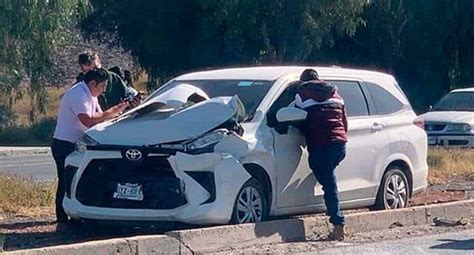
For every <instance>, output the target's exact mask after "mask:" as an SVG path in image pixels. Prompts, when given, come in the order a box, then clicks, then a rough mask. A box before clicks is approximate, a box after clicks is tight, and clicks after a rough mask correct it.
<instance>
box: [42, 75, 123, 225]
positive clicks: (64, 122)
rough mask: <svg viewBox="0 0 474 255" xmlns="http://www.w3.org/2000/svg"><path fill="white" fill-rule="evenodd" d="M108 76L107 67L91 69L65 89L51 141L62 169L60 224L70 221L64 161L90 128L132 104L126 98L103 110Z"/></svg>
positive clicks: (58, 201)
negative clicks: (100, 99) (66, 209)
mask: <svg viewBox="0 0 474 255" xmlns="http://www.w3.org/2000/svg"><path fill="white" fill-rule="evenodd" d="M108 77H109V75H108V73H107V71H106V70H105V69H96V70H91V71H89V72H87V73H86V74H85V76H84V81H80V82H78V83H76V84H75V85H74V86H72V87H71V88H70V89H69V90H68V91H66V93H64V96H63V98H62V100H61V104H60V106H59V113H58V118H57V121H56V129H55V131H54V136H53V142H52V144H51V151H52V154H53V158H54V161H55V162H56V168H57V173H58V188H57V191H56V220H57V223H58V224H61V223H67V222H68V217H67V215H66V213H65V212H64V209H63V207H62V201H63V198H64V195H65V180H64V177H65V176H64V175H65V170H64V161H65V160H66V157H67V156H68V155H69V154H71V153H72V152H73V151H74V150H75V145H74V143H75V142H76V140H77V139H78V138H79V137H81V136H82V134H83V133H84V131H85V130H86V129H87V128H89V127H92V126H94V125H95V124H97V123H100V122H103V121H105V120H109V119H112V118H114V117H115V116H117V115H118V114H119V113H120V112H122V111H123V110H124V109H125V108H126V107H127V106H128V103H127V102H122V103H119V104H117V105H116V106H113V107H111V108H110V109H108V110H107V111H104V112H102V109H101V107H100V105H99V103H98V100H97V97H98V96H99V95H101V94H102V93H104V91H105V89H106V88H107V80H108ZM58 226H59V225H58Z"/></svg>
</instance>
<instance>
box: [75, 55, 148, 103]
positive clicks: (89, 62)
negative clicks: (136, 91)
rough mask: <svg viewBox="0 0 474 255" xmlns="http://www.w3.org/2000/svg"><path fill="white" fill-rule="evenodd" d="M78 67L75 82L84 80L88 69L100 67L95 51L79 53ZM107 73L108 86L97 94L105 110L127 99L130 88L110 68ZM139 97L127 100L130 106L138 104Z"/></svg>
mask: <svg viewBox="0 0 474 255" xmlns="http://www.w3.org/2000/svg"><path fill="white" fill-rule="evenodd" d="M78 63H79V67H80V68H81V71H82V72H81V73H80V74H79V75H78V76H77V78H76V82H80V81H83V80H84V74H85V73H87V72H88V71H90V70H94V69H97V68H102V64H101V62H100V58H99V55H98V54H97V53H95V52H91V51H86V52H83V53H81V54H79V57H78ZM107 72H108V74H109V79H108V86H107V90H106V91H105V93H104V94H103V95H101V96H99V98H98V99H99V104H100V107H101V108H102V110H103V111H106V110H107V109H109V108H110V107H112V106H114V105H117V104H118V103H120V102H122V101H124V100H127V98H128V96H129V94H130V92H129V91H130V90H129V89H128V86H127V85H126V84H125V82H124V81H123V80H122V78H121V77H120V76H119V75H118V74H116V73H114V72H111V71H110V70H109V71H107ZM140 102H141V99H140V98H138V97H136V98H134V99H133V100H129V103H130V107H131V108H133V107H135V106H137V105H138V104H140Z"/></svg>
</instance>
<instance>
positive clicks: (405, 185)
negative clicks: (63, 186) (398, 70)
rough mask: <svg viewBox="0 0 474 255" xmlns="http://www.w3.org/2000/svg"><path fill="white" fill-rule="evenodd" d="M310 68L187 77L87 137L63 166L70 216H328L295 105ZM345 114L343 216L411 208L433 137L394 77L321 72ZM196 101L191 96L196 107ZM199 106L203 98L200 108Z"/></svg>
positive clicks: (340, 176) (236, 219)
mask: <svg viewBox="0 0 474 255" xmlns="http://www.w3.org/2000/svg"><path fill="white" fill-rule="evenodd" d="M306 68H307V67H296V66H293V67H254V68H238V69H223V70H215V71H205V72H197V73H190V74H185V75H182V76H180V77H177V78H175V79H173V80H171V81H170V82H168V83H167V84H165V85H163V86H162V87H161V88H160V89H158V90H157V91H155V92H154V93H153V94H152V95H150V96H149V97H148V98H147V100H146V101H145V102H144V103H143V104H142V105H141V106H140V107H138V108H136V109H134V110H132V111H131V112H128V113H126V114H124V115H122V116H121V117H119V118H117V119H115V120H112V121H110V122H107V123H103V124H99V125H97V126H95V127H93V128H91V129H89V130H88V131H87V132H86V135H85V136H84V137H83V138H82V139H80V141H78V143H77V151H76V152H74V153H73V154H71V155H70V156H69V157H68V158H67V160H66V176H67V178H66V179H67V193H66V197H65V199H64V202H63V204H64V208H65V211H66V212H67V214H68V215H69V216H71V217H72V218H81V219H98V220H123V221H179V222H186V223H194V224H223V223H229V222H231V223H247V222H259V221H262V220H265V219H266V218H267V217H268V216H274V215H286V214H304V213H312V212H317V211H323V210H324V209H325V207H324V201H323V196H322V190H321V186H320V185H319V184H317V183H316V180H315V178H314V176H313V174H312V172H311V170H310V168H309V167H308V153H307V151H306V147H305V140H304V137H303V136H302V134H301V133H300V132H299V130H298V129H297V128H295V127H294V126H293V125H292V122H294V121H300V120H303V119H304V118H305V115H306V114H305V112H304V111H303V110H301V109H297V108H294V107H291V105H292V101H293V99H294V96H295V93H296V88H297V85H298V84H300V82H299V81H298V78H299V75H300V74H301V72H302V71H303V70H304V69H306ZM315 69H316V70H317V72H318V73H319V74H320V77H321V78H322V79H324V80H326V81H330V82H332V83H334V84H335V85H336V86H337V87H338V90H339V92H340V94H341V96H342V97H343V99H344V100H345V103H346V107H347V113H348V116H349V118H348V119H349V142H348V144H347V157H346V158H345V159H344V161H342V163H341V165H340V166H339V167H338V168H337V170H336V175H337V180H338V186H339V192H340V201H341V206H342V208H357V207H376V208H380V209H393V208H401V207H407V206H408V201H409V198H410V196H412V195H413V194H415V193H417V192H420V191H422V190H424V189H425V187H426V185H427V181H426V180H427V170H428V166H427V163H426V157H427V136H426V133H425V132H424V130H423V124H422V123H421V122H419V120H418V119H417V117H416V115H415V113H414V112H413V110H412V108H411V106H410V103H409V102H408V100H407V98H406V97H405V95H404V93H403V92H402V91H401V89H400V88H399V86H398V85H397V83H396V81H395V79H394V78H393V77H392V76H390V75H387V74H383V73H378V72H372V71H363V70H353V69H343V68H335V67H331V68H325V67H315ZM193 98H194V99H193ZM196 98H197V100H196Z"/></svg>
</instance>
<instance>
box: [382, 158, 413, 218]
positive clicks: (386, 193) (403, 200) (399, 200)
mask: <svg viewBox="0 0 474 255" xmlns="http://www.w3.org/2000/svg"><path fill="white" fill-rule="evenodd" d="M409 199H410V195H409V185H408V181H407V177H406V175H405V173H404V172H403V171H402V170H400V169H399V168H397V167H392V168H390V169H389V170H388V171H387V172H386V173H385V174H384V176H383V178H382V182H381V183H380V188H379V192H378V194H377V200H376V203H375V209H380V210H386V209H397V208H405V207H408V202H409Z"/></svg>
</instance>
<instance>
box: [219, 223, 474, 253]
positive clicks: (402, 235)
mask: <svg viewBox="0 0 474 255" xmlns="http://www.w3.org/2000/svg"><path fill="white" fill-rule="evenodd" d="M472 223H474V222H472ZM466 229H474V226H473V225H472V224H469V225H467V226H456V227H440V226H433V225H424V226H414V227H397V228H392V229H385V230H379V231H372V232H366V233H356V234H352V235H350V236H349V237H348V238H346V240H344V241H342V242H337V241H328V240H327V239H325V238H321V239H315V240H308V241H306V242H292V243H280V244H268V245H256V246H249V247H245V248H239V249H227V250H222V251H219V252H214V253H213V254H230V253H231V254H294V253H310V252H318V251H322V250H326V249H332V248H338V247H346V246H351V245H361V244H369V243H375V242H380V241H386V240H405V239H407V241H409V240H408V239H409V238H412V237H417V236H426V235H439V234H443V233H449V232H459V231H463V230H466Z"/></svg>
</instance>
